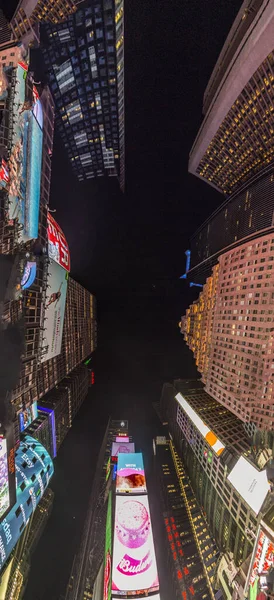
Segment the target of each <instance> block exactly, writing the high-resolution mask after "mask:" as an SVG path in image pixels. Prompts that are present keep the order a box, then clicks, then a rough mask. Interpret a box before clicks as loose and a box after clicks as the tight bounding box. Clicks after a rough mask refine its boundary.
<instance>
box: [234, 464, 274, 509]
mask: <svg viewBox="0 0 274 600" xmlns="http://www.w3.org/2000/svg"><path fill="white" fill-rule="evenodd" d="M228 480H229V481H230V483H232V485H233V486H234V487H235V489H236V490H237V492H238V493H239V494H240V495H241V496H242V498H243V499H244V500H245V502H247V504H248V505H249V506H250V508H252V510H253V511H254V512H255V514H256V515H257V514H258V513H259V512H260V509H261V507H262V504H263V502H264V500H265V498H266V496H267V494H268V492H269V490H270V485H269V483H268V481H267V475H266V470H264V471H258V470H257V469H256V468H255V467H254V466H253V465H252V464H251V463H250V462H248V460H246V459H245V458H244V457H243V456H241V457H240V458H239V460H238V461H237V463H236V465H235V467H233V469H232V471H231V473H230V474H229V476H228Z"/></svg>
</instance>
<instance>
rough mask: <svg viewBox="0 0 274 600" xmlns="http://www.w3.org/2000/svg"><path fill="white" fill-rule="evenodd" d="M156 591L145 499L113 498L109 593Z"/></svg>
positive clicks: (151, 537)
mask: <svg viewBox="0 0 274 600" xmlns="http://www.w3.org/2000/svg"><path fill="white" fill-rule="evenodd" d="M151 589H154V590H155V591H157V589H159V579H158V572H157V565H156V559H155V551H154V543H153V535H152V528H151V519H150V510H149V504H148V497H147V496H131V497H130V498H129V497H127V498H125V497H124V496H116V509H115V528H114V551H113V561H112V592H113V593H115V594H121V595H124V594H125V592H131V591H134V590H135V591H137V590H151Z"/></svg>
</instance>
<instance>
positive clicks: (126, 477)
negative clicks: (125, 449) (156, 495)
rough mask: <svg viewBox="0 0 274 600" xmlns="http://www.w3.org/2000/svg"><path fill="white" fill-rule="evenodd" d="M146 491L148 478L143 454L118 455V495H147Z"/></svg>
mask: <svg viewBox="0 0 274 600" xmlns="http://www.w3.org/2000/svg"><path fill="white" fill-rule="evenodd" d="M146 491H147V488H146V478H145V471H144V463H143V455H142V454H141V452H137V453H135V454H118V466H117V478H116V493H118V494H128V493H130V494H139V493H146Z"/></svg>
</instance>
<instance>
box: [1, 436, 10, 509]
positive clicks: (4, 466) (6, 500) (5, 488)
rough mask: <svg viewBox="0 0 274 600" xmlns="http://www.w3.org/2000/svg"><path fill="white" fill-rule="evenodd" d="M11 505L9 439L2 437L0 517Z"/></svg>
mask: <svg viewBox="0 0 274 600" xmlns="http://www.w3.org/2000/svg"><path fill="white" fill-rule="evenodd" d="M9 506H10V495H9V473H8V452H7V441H6V440H5V439H4V438H3V437H0V519H1V517H2V516H3V515H4V514H5V512H6V511H7V510H8V508H9Z"/></svg>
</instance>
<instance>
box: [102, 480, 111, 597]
mask: <svg viewBox="0 0 274 600" xmlns="http://www.w3.org/2000/svg"><path fill="white" fill-rule="evenodd" d="M111 510H112V493H111V492H109V496H108V509H107V522H106V541H105V568H104V596H103V600H110V598H111Z"/></svg>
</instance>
